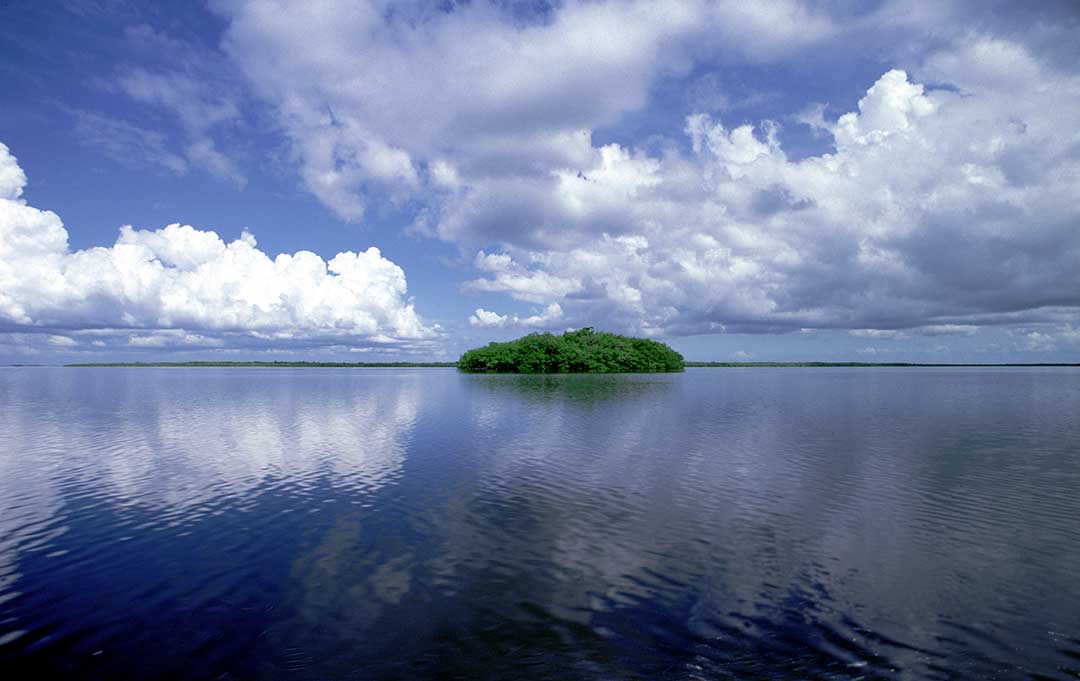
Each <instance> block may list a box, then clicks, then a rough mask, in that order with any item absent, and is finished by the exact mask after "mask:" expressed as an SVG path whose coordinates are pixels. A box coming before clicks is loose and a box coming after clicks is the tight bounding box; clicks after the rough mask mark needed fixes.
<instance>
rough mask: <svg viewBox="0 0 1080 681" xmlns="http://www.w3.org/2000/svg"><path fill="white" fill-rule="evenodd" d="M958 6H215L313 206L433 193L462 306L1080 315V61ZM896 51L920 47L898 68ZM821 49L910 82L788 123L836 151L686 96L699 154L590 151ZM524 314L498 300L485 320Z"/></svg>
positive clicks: (620, 311) (580, 315)
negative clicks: (671, 85) (970, 17)
mask: <svg viewBox="0 0 1080 681" xmlns="http://www.w3.org/2000/svg"><path fill="white" fill-rule="evenodd" d="M285 4H287V3H285ZM939 5H940V6H938V5H935V7H934V8H927V7H923V8H921V9H920V7H917V6H912V5H911V4H910V3H907V2H906V1H902V0H895V1H892V2H886V3H882V4H881V5H880V6H878V7H877V8H875V9H874V10H872V11H867V12H858V13H854V14H851V13H850V12H849V13H847V14H846V15H845V13H844V12H843V11H840V10H837V9H836V8H832V9H830V8H824V9H823V8H822V7H821V6H819V4H817V3H813V4H811V3H800V2H795V1H790V2H777V3H756V4H755V3H742V2H704V1H702V2H696V1H691V2H684V3H652V2H636V1H633V0H631V1H629V2H619V3H612V2H595V3H579V2H569V3H565V4H560V5H558V6H556V7H553V8H551V9H549V10H546V11H543V12H528V13H525V14H524V15H522V14H521V13H519V12H516V11H515V10H513V9H512V8H513V3H487V2H475V3H468V4H466V5H464V6H455V7H453V8H450V9H448V8H446V7H442V8H434V7H432V6H428V5H425V4H423V3H419V4H414V3H393V4H390V5H387V4H383V3H379V2H359V3H350V4H348V5H343V4H340V3H319V2H315V3H304V4H303V5H300V6H294V7H289V10H290V11H284V7H283V6H282V4H280V3H279V4H274V3H261V2H246V1H243V0H241V1H239V2H235V3H227V4H224V5H223V6H222V7H221V10H220V11H221V12H222V13H223V15H224V16H225V17H226V19H227V21H228V29H227V31H226V34H225V38H224V43H223V45H224V49H225V50H226V52H227V53H228V54H229V55H230V56H231V57H232V58H233V59H234V60H236V62H237V63H238V64H239V66H240V68H241V69H242V70H243V72H244V73H245V75H246V76H247V78H248V80H249V81H250V83H251V87H252V88H253V91H254V92H255V93H257V95H258V96H260V97H261V98H263V99H264V100H265V101H267V102H268V103H269V104H270V105H271V107H272V110H273V111H274V112H275V115H276V117H277V120H278V121H279V123H280V124H281V126H282V129H283V130H284V132H285V134H286V135H287V136H288V138H289V139H290V140H291V144H292V147H293V149H294V151H295V154H296V157H297V159H298V161H299V164H300V170H301V175H302V177H303V178H304V181H305V183H306V185H307V186H308V188H309V189H310V190H311V191H312V192H313V193H314V194H315V195H316V196H317V197H318V198H319V199H321V200H322V201H323V202H324V203H325V204H326V205H328V206H329V207H331V208H332V209H333V210H335V211H336V212H337V214H338V215H339V216H341V217H342V218H345V219H347V220H362V219H363V216H364V212H365V210H366V208H367V205H368V203H369V202H370V201H371V200H373V197H386V198H387V199H388V200H390V201H397V202H403V201H405V200H413V199H417V200H418V202H419V203H421V204H422V206H423V207H422V210H420V211H419V213H418V215H417V217H416V220H415V223H414V224H413V225H412V226H411V228H412V229H413V230H415V231H416V232H418V233H420V234H425V235H429V236H431V237H435V238H439V239H442V240H445V241H447V242H450V243H453V244H456V245H458V246H459V247H461V248H462V249H463V250H465V251H466V252H467V253H470V254H473V253H475V254H477V255H476V258H475V259H474V263H473V264H474V266H475V268H476V270H477V272H478V275H477V276H475V277H473V278H472V279H470V280H469V281H467V282H465V284H464V285H463V290H464V291H466V292H501V293H505V294H507V295H509V296H511V297H513V298H515V299H517V300H521V301H525V302H527V303H531V304H534V305H537V306H538V309H548V307H549V306H551V305H555V304H558V305H559V306H560V307H559V309H560V311H561V314H562V316H563V319H561V320H560V323H567V324H572V325H586V324H590V323H596V322H602V323H604V324H605V325H610V326H618V327H621V328H623V329H627V330H633V331H636V332H640V333H645V334H694V333H709V332H716V331H722V330H729V331H788V330H791V331H795V330H800V329H813V328H842V329H854V330H859V329H863V330H867V331H866V333H867V334H869V333H873V332H882V333H886V334H892V335H893V336H894V337H897V338H899V337H902V334H903V333H905V332H904V331H903V330H904V329H911V333H912V334H916V333H917V334H921V335H945V334H966V333H970V329H973V328H976V327H978V326H979V325H983V324H998V323H1010V324H1015V323H1030V322H1033V321H1050V320H1052V321H1055V322H1061V321H1062V320H1064V323H1071V320H1072V319H1075V315H1076V308H1077V306H1078V305H1080V296H1078V294H1077V293H1076V292H1077V291H1080V280H1078V279H1077V277H1078V276H1080V275H1078V274H1077V273H1078V272H1080V236H1078V233H1077V230H1076V229H1075V225H1076V224H1077V219H1078V215H1077V211H1076V209H1075V208H1074V205H1075V202H1074V200H1073V195H1074V194H1075V187H1076V186H1078V180H1080V153H1077V149H1078V148H1080V138H1077V133H1076V132H1075V131H1076V130H1078V129H1080V80H1078V78H1077V76H1076V74H1075V69H1071V68H1069V67H1068V64H1069V63H1070V62H1069V60H1067V59H1062V58H1061V57H1060V55H1061V54H1065V53H1066V52H1067V49H1068V48H1065V47H1060V45H1065V44H1066V43H1068V42H1069V41H1068V40H1065V39H1064V38H1063V37H1062V36H1060V35H1058V34H1057V33H1054V35H1055V36H1057V37H1055V38H1053V41H1051V42H1053V43H1054V44H1055V45H1058V46H1059V47H1055V48H1053V49H1050V48H1045V49H1044V48H1040V50H1041V51H1037V50H1035V49H1034V48H1032V47H1030V46H1028V45H1025V44H1024V43H1023V42H1022V41H1020V40H1012V39H1009V38H1003V37H995V36H993V35H990V34H989V33H979V32H977V30H978V29H974V30H973V29H972V28H971V27H970V22H963V21H958V20H957V19H958V18H959V17H961V16H962V15H963V14H964V10H962V8H958V6H956V5H955V4H950V3H940V4H939ZM1016 12H1020V10H1014V9H1010V8H1009V7H1007V6H1004V5H1002V6H1000V7H998V9H997V11H996V12H995V13H994V14H993V16H992V17H990V18H987V19H986V20H985V21H983V22H981V23H980V24H979V25H980V26H981V27H983V28H984V29H986V30H988V31H989V30H990V29H993V30H994V31H998V32H1001V33H1010V30H1011V29H1010V25H1011V24H1015V23H1016V22H1015V21H1012V20H1010V19H1009V18H1008V17H1009V16H1011V15H1012V14H1015V13H1016ZM841 15H843V17H842V19H841V18H838V17H841ZM1028 18H1029V19H1030V18H1031V15H1028ZM1028 23H1030V22H1028ZM960 25H966V26H968V27H967V28H965V29H963V31H960V30H953V29H952V28H950V27H952V26H960ZM1048 30H1049V29H1048ZM880 31H891V32H892V33H890V35H894V36H901V35H902V36H904V40H901V41H899V42H898V44H903V45H907V46H909V49H904V50H901V49H896V50H893V49H891V48H888V49H886V48H881V49H878V45H877V43H880V36H881V35H882V33H880ZM1015 33H1016V32H1015V31H1012V34H1015ZM1050 33H1053V31H1050ZM1050 33H1048V34H1047V35H1050ZM1066 33H1067V31H1066ZM311 35H319V36H320V40H319V41H317V43H312V41H311V40H310V36H311ZM616 35H617V36H618V39H612V36H616ZM1051 37H1053V36H1051ZM825 40H833V41H834V42H832V43H829V45H830V46H832V47H835V46H836V45H837V44H838V43H837V42H836V41H846V42H850V43H851V44H852V45H870V44H871V41H877V42H876V43H874V46H875V52H874V54H875V55H876V56H877V57H878V58H880V59H889V60H894V61H898V62H902V63H905V65H906V66H907V67H908V68H907V69H906V70H902V69H899V68H896V69H888V68H884V69H882V72H881V73H880V74H879V77H878V78H877V79H876V80H871V81H868V82H865V83H861V84H859V85H857V86H855V85H853V86H852V89H851V91H850V92H849V94H850V95H856V94H858V93H859V92H860V91H861V95H862V96H861V97H860V98H859V100H858V104H857V105H856V106H855V107H853V108H852V110H850V111H847V112H844V113H843V114H842V115H840V116H838V117H835V118H833V117H831V116H829V115H827V114H828V112H829V109H828V108H827V107H825V106H824V105H818V106H817V107H814V106H812V105H810V104H809V102H804V103H800V104H799V105H798V106H797V107H796V108H794V109H793V110H792V111H791V112H790V113H791V114H792V118H790V119H788V120H792V121H801V122H802V123H803V124H807V125H810V126H811V127H812V128H813V129H814V130H815V132H816V134H819V135H820V136H821V139H823V140H825V141H827V142H829V143H831V148H830V149H829V150H828V152H827V153H818V154H815V155H810V156H806V157H801V158H800V157H799V156H798V155H796V154H791V155H789V153H788V151H787V150H786V149H785V144H784V137H785V131H784V129H783V128H782V126H781V124H780V123H778V122H775V121H768V120H763V121H757V122H753V123H750V122H746V121H745V120H740V121H738V122H737V123H736V124H734V125H732V124H730V123H729V122H728V121H724V120H720V119H717V118H715V117H714V114H715V112H716V111H718V110H719V111H724V110H725V109H726V108H727V106H728V105H729V104H730V102H731V99H730V97H729V93H727V92H725V91H724V88H723V82H724V81H723V79H716V78H714V79H713V81H715V82H713V81H709V82H708V83H707V84H708V88H707V89H708V95H709V96H708V97H705V98H700V97H698V98H696V97H690V101H691V102H694V103H698V104H700V103H702V102H705V104H702V105H703V106H707V108H709V109H710V110H711V111H705V112H701V111H688V112H686V113H687V114H688V115H687V117H686V119H685V128H684V135H685V136H684V137H683V138H682V139H677V140H673V139H661V140H659V141H657V140H652V141H649V142H644V141H639V143H637V144H635V143H634V142H635V141H634V140H630V141H625V140H620V141H608V143H605V144H594V137H596V136H597V135H596V132H597V131H598V130H600V129H602V128H604V126H610V125H612V124H616V123H618V122H619V121H620V120H624V118H625V116H626V115H627V114H629V113H633V112H636V111H640V110H642V109H644V108H646V107H647V106H649V104H650V94H651V92H652V88H653V87H654V86H655V85H656V83H657V82H659V81H661V80H663V79H665V78H667V79H678V78H682V77H684V76H690V75H691V74H695V70H694V69H695V66H696V65H699V64H701V63H704V62H706V61H708V60H710V59H712V60H717V59H719V60H720V61H724V60H727V62H728V63H730V62H739V63H762V62H774V61H776V60H778V59H781V58H783V57H785V56H790V55H792V54H793V53H795V52H797V51H799V50H806V48H808V47H811V46H814V45H819V44H821V41H825ZM931 45H932V46H933V47H932V48H929V47H928V46H931ZM934 50H936V51H934ZM841 51H842V50H841ZM805 54H808V52H804V55H805ZM920 55H921V56H920ZM808 68H809V67H808ZM706 75H707V74H706ZM693 78H696V79H697V80H695V82H698V81H701V82H703V83H704V82H705V81H703V80H702V77H699V76H697V75H694V76H693ZM856 88H857V89H856ZM706 100H707V101H706ZM669 113H670V112H669ZM610 139H611V135H610V134H609V135H606V136H605V140H610ZM481 313H483V314H481ZM535 316H536V317H542V316H543V315H542V314H537V315H535ZM513 319H514V317H512V316H508V315H500V314H498V313H494V312H490V311H488V310H484V309H483V308H481V309H479V310H477V312H476V313H475V314H474V315H472V317H471V318H470V321H471V322H472V323H473V324H474V325H477V326H500V325H502V326H505V325H508V324H511V323H512V320H513ZM472 320H475V321H472ZM516 323H518V324H520V323H521V320H520V319H519V320H517V322H516ZM866 337H873V336H866ZM879 337H884V336H879Z"/></svg>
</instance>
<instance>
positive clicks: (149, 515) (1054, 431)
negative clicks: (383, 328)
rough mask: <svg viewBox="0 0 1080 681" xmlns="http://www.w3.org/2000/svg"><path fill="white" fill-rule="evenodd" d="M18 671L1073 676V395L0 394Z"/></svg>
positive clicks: (777, 378)
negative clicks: (3, 406)
mask: <svg viewBox="0 0 1080 681" xmlns="http://www.w3.org/2000/svg"><path fill="white" fill-rule="evenodd" d="M0 401H2V403H3V404H4V405H5V408H4V409H3V410H0V432H3V433H4V434H5V438H4V439H3V441H0V662H2V663H3V664H4V667H5V668H11V669H17V670H22V671H25V672H26V673H27V674H29V673H36V674H38V675H40V674H41V673H43V672H45V671H54V672H62V673H64V674H66V675H67V676H68V677H69V678H103V677H106V678H142V679H145V678H163V677H177V676H178V677H197V678H204V677H211V678H214V677H218V676H220V675H222V674H229V675H230V676H232V677H234V678H376V679H378V678H387V679H389V678H675V679H690V678H843V679H847V678H851V679H855V678H876V677H882V678H897V677H899V678H930V677H941V678H987V677H989V676H993V675H995V674H996V675H998V676H999V677H1006V678H1011V677H1019V678H1025V677H1029V676H1037V675H1039V674H1041V675H1044V677H1047V678H1069V675H1070V674H1075V673H1077V672H1076V670H1077V669H1078V668H1080V662H1077V660H1078V658H1080V593H1078V592H1077V590H1076V588H1075V585H1076V584H1078V583H1080V494H1078V491H1080V447H1078V445H1077V443H1078V442H1080V372H1077V371H1075V370H1053V371H1049V370H1037V369H1034V370H979V371H974V370H945V369H933V370H931V369H894V370H878V369H806V370H802V369H779V370H778V369H734V370H732V369H728V370H724V369H699V370H689V371H687V372H686V373H685V374H668V375H641V376H637V375H625V376H554V377H551V376H547V377H545V376H483V375H479V376H478V375H461V374H458V373H456V372H454V371H453V370H440V369H417V370H393V369H387V370H340V369H338V370H335V369H328V370H305V369H299V370H290V369H196V370H183V369H81V370H74V369H66V370H65V369H20V370H15V369H7V370H2V371H0Z"/></svg>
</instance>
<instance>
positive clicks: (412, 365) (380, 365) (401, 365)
mask: <svg viewBox="0 0 1080 681" xmlns="http://www.w3.org/2000/svg"><path fill="white" fill-rule="evenodd" d="M9 366H43V365H27V364H21V365H20V364H15V365H9ZM63 366H64V367H178V368H185V367H186V368H199V367H268V368H315V369H318V368H339V369H416V368H440V369H449V368H455V367H457V362H88V363H79V364H64V365H63ZM685 366H686V368H688V369H690V368H702V367H706V368H710V367H711V368H736V369H737V368H785V367H794V368H799V367H810V368H818V367H822V368H827V367H840V368H843V367H867V368H875V367H985V368H992V367H1080V363H1066V362H1036V363H1000V364H976V363H933V364H931V363H917V362H686V363H685Z"/></svg>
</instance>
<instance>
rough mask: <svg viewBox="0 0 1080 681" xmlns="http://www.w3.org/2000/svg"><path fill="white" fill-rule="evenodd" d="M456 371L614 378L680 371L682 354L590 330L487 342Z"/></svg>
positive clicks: (463, 358) (461, 361)
mask: <svg viewBox="0 0 1080 681" xmlns="http://www.w3.org/2000/svg"><path fill="white" fill-rule="evenodd" d="M457 366H458V369H460V370H462V371H469V372H488V373H511V374H568V373H591V374H615V373H656V372H666V371H682V370H683V356H682V355H680V354H679V353H678V352H675V351H674V350H672V349H671V348H669V347H668V346H667V345H664V344H663V343H659V342H657V341H653V340H648V339H645V338H629V337H627V336H619V335H617V334H614V333H603V332H597V331H594V330H593V329H592V328H591V327H589V328H584V329H580V330H578V331H567V332H566V333H564V334H562V335H561V336H556V335H554V334H551V333H532V334H529V335H528V336H525V337H523V338H518V339H517V340H513V341H509V342H506V343H488V344H487V345H485V346H484V347H482V348H475V349H473V350H469V351H467V352H465V353H464V354H463V355H462V356H461V359H459V360H458V365H457Z"/></svg>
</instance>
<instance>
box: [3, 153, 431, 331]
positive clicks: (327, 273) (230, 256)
mask: <svg viewBox="0 0 1080 681" xmlns="http://www.w3.org/2000/svg"><path fill="white" fill-rule="evenodd" d="M25 183H26V177H25V175H24V174H23V172H22V170H21V168H20V167H19V166H18V164H17V162H16V160H15V158H14V156H12V155H11V153H10V151H9V150H8V148H7V147H6V146H5V145H3V144H0V323H2V324H4V325H5V326H7V327H9V328H11V327H15V328H24V329H34V328H39V329H82V328H99V329H126V330H146V331H149V333H134V334H132V335H130V338H129V341H128V342H129V344H130V345H131V346H132V347H165V346H174V345H186V346H208V347H212V346H221V345H224V343H225V340H224V339H225V338H229V337H236V336H247V337H254V338H263V339H273V340H275V341H278V342H282V343H287V342H289V341H305V342H313V341H318V342H335V343H345V344H353V345H365V344H371V343H385V344H393V343H396V342H402V341H418V340H419V341H422V340H424V339H430V338H432V337H434V335H435V334H436V331H435V329H434V328H433V327H430V326H428V325H426V324H425V323H424V322H423V320H422V319H421V318H420V317H419V315H418V314H417V313H416V311H415V309H414V307H413V304H412V302H411V301H410V300H409V299H408V297H407V286H406V280H405V273H404V272H403V271H402V270H401V268H400V267H398V266H397V265H395V264H394V263H393V262H391V261H389V260H387V259H386V258H384V257H383V256H382V254H381V253H380V252H379V250H378V249H377V248H374V247H371V248H369V249H367V250H366V251H362V252H359V253H354V252H351V251H347V252H343V253H338V254H337V255H336V256H334V257H333V258H331V259H330V260H329V261H324V260H323V259H322V258H320V257H319V256H318V255H316V254H314V253H311V252H309V251H298V252H296V253H294V254H284V253H283V254H280V255H278V256H276V257H273V258H272V257H270V256H269V255H267V254H266V253H264V252H262V251H260V250H259V249H258V248H257V245H256V242H255V238H254V237H253V236H252V235H251V234H250V233H248V232H244V233H243V235H241V237H240V238H239V239H236V240H234V241H232V242H226V241H224V240H223V239H222V238H221V237H220V236H218V234H216V233H215V232H212V231H205V230H198V229H195V228H194V227H191V226H188V225H180V224H173V225H169V226H167V227H164V228H162V229H158V230H153V231H151V230H138V229H134V228H132V227H130V226H125V227H123V228H121V230H120V234H119V237H118V238H117V240H116V243H115V244H114V245H113V246H111V247H108V248H103V247H98V248H89V249H86V250H80V251H72V250H70V249H69V248H68V243H67V242H68V234H67V230H66V229H65V228H64V226H63V224H62V222H61V221H60V218H59V217H58V216H57V215H56V214H55V213H52V212H50V211H44V210H39V209H37V208H34V207H32V206H29V205H27V204H26V202H25V201H24V200H22V199H21V198H20V197H21V195H22V190H23V187H24V186H25ZM54 337H56V338H59V337H60V336H54ZM61 344H64V345H70V344H69V343H67V342H66V341H61Z"/></svg>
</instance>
